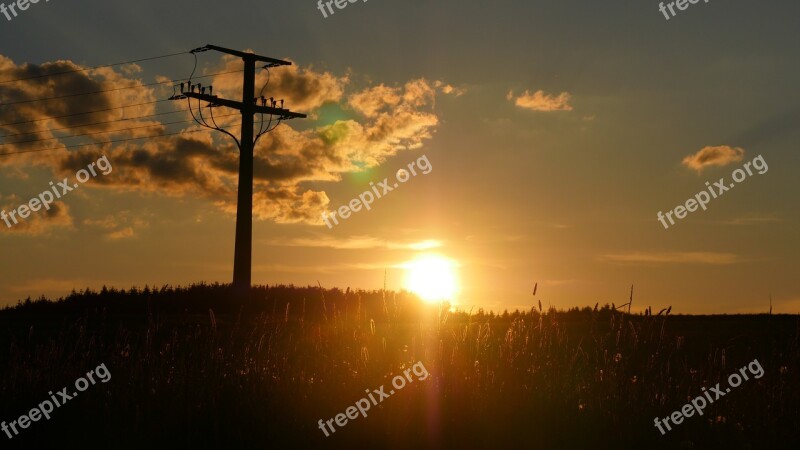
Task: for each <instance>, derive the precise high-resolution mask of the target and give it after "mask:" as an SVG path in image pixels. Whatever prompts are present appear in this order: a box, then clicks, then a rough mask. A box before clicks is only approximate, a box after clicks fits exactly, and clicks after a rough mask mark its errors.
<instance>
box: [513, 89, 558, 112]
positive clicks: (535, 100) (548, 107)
mask: <svg viewBox="0 0 800 450" xmlns="http://www.w3.org/2000/svg"><path fill="white" fill-rule="evenodd" d="M506 98H507V99H508V100H513V101H514V104H515V105H517V106H519V107H520V108H525V109H530V110H533V111H572V106H571V105H570V104H569V99H570V94H569V93H568V92H562V93H560V94H558V95H550V94H546V93H545V92H544V91H542V90H538V91H536V92H534V93H533V94H531V93H530V92H529V91H528V90H525V92H523V93H522V94H521V95H520V96H519V97H517V98H516V99H515V98H514V92H513V91H509V92H508V95H507V96H506Z"/></svg>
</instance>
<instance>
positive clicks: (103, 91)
mask: <svg viewBox="0 0 800 450" xmlns="http://www.w3.org/2000/svg"><path fill="white" fill-rule="evenodd" d="M243 70H244V69H240V70H231V71H228V72H218V73H212V74H209V75H203V76H200V77H195V78H209V77H213V76H217V75H225V74H229V73H238V72H242V71H243ZM179 82H180V80H169V81H158V82H154V83H148V84H140V85H137V86H125V87H120V88H114V89H105V90H102V91H93V92H84V93H81V94H67V95H60V96H57V97H46V98H34V99H29V100H19V101H16V102H11V103H2V104H0V106H12V105H22V104H25V103H34V102H42V101H47V100H58V99H62V98H70V97H80V96H81V95H93V94H102V93H105V92H116V91H124V90H126V89H140V88H145V87H150V86H158V85H161V84H175V83H179Z"/></svg>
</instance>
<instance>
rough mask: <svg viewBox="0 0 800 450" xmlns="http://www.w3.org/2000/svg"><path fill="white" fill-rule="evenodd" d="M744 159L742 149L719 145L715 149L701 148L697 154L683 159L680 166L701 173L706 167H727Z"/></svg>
mask: <svg viewBox="0 0 800 450" xmlns="http://www.w3.org/2000/svg"><path fill="white" fill-rule="evenodd" d="M743 157H744V149H741V148H739V147H729V146H727V145H720V146H717V147H703V148H702V149H700V150H699V151H698V152H697V153H695V154H693V155H689V156H687V157H685V158H683V161H681V164H683V165H684V166H686V167H688V168H689V169H692V170H694V171H696V172H697V173H698V174H699V173H701V172H702V171H703V170H705V169H706V167H710V166H720V167H722V166H727V165H728V164H732V163H735V162H739V161H741V160H742V158H743Z"/></svg>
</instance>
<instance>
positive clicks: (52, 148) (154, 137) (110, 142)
mask: <svg viewBox="0 0 800 450" xmlns="http://www.w3.org/2000/svg"><path fill="white" fill-rule="evenodd" d="M237 125H241V123H238V124H236V123H235V124H232V125H230V126H227V127H220V128H233V127H234V126H237ZM201 131H207V130H205V129H199V130H189V131H179V132H177V133H166V134H158V135H155V136H142V137H137V138H127V139H117V140H113V141H107V142H90V143H87V144H76V145H66V146H64V147H48V148H39V149H35V150H23V151H19V152H8V153H0V157H2V156H9V155H19V154H22V153H37V152H46V151H50V150H58V149H68V148H77V147H86V146H89V145H104V144H117V143H120V142H128V141H136V140H139V139H156V138H162V137H168V136H177V135H179V134H190V133H199V132H201Z"/></svg>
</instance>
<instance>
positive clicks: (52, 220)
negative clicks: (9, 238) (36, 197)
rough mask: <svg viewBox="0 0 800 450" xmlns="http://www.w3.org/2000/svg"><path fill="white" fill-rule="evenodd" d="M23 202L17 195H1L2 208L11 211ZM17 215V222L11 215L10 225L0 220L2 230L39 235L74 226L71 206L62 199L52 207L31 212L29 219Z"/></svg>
mask: <svg viewBox="0 0 800 450" xmlns="http://www.w3.org/2000/svg"><path fill="white" fill-rule="evenodd" d="M21 204H23V203H22V201H21V200H20V198H19V197H17V196H16V195H9V196H6V197H2V196H0V210H2V211H5V212H6V213H7V212H8V211H11V210H13V209H15V208H18V207H19V206H20V205H21ZM16 217H17V223H16V224H15V223H14V221H13V220H12V219H11V218H10V217H9V218H8V221H9V223H10V224H11V227H10V228H9V227H8V225H7V224H6V223H5V222H3V221H0V230H2V231H0V232H3V233H16V234H21V235H29V236H39V235H43V234H45V233H48V232H50V231H52V230H53V229H57V228H66V229H72V228H73V219H72V216H71V215H70V213H69V206H67V205H66V204H65V203H64V202H62V201H56V202H53V203H51V204H50V209H49V210H48V209H40V210H39V211H36V212H31V213H30V216H28V218H27V219H22V218H20V217H19V216H16Z"/></svg>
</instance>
